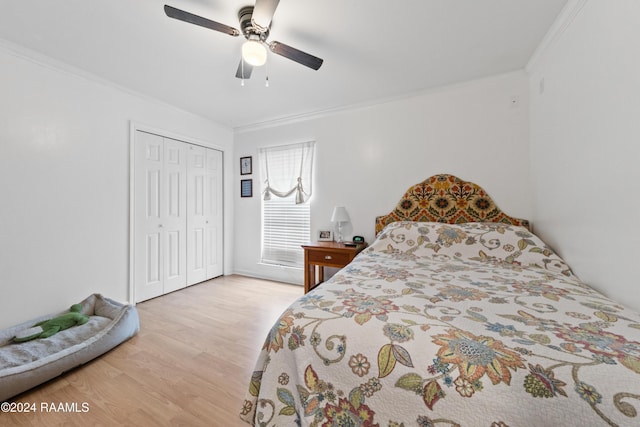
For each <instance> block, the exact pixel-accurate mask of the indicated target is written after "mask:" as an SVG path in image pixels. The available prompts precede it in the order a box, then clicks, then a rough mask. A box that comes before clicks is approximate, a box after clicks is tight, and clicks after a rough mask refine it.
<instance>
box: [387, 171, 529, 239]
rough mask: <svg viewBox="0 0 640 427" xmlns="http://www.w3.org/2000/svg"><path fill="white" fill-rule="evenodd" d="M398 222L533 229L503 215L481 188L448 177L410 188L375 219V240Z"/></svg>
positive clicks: (445, 175) (450, 176) (430, 180)
mask: <svg viewBox="0 0 640 427" xmlns="http://www.w3.org/2000/svg"><path fill="white" fill-rule="evenodd" d="M396 221H423V222H427V221H428V222H444V223H449V224H460V223H464V222H503V223H505V224H512V225H521V226H524V227H527V228H528V229H531V226H530V224H529V221H528V220H526V219H519V218H513V217H510V216H509V215H507V214H505V213H504V212H502V211H501V210H500V209H499V208H498V207H497V206H496V204H495V203H494V202H493V200H492V199H491V197H489V195H488V194H487V192H486V191H484V189H482V187H480V186H479V185H477V184H474V183H473V182H468V181H463V180H461V179H460V178H458V177H456V176H453V175H448V174H441V175H434V176H432V177H430V178H427V179H426V180H424V181H422V182H420V183H418V184H416V185H414V186H412V187H411V188H409V189H408V190H407V192H406V193H404V196H402V199H400V201H399V202H398V205H397V206H396V207H395V208H394V209H393V210H392V211H391V212H390V213H388V214H387V215H383V216H379V217H376V236H377V235H378V234H379V233H380V232H381V231H382V229H383V228H384V227H385V226H386V225H387V224H391V223H392V222H396Z"/></svg>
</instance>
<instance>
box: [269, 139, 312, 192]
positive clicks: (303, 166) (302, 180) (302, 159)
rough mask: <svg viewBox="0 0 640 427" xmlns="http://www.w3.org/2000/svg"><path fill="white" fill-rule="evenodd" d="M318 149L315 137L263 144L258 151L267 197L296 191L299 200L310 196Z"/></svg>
mask: <svg viewBox="0 0 640 427" xmlns="http://www.w3.org/2000/svg"><path fill="white" fill-rule="evenodd" d="M314 151H315V142H314V141H310V142H303V143H299V144H290V145H280V146H277V147H267V148H261V149H260V150H259V153H258V154H259V157H260V165H261V167H260V174H261V179H262V182H263V183H264V188H263V190H262V194H263V197H264V200H270V199H271V195H274V196H276V197H289V196H290V195H292V194H294V193H295V196H296V199H295V200H296V204H300V203H304V202H306V201H307V200H309V197H311V176H312V168H313V155H314Z"/></svg>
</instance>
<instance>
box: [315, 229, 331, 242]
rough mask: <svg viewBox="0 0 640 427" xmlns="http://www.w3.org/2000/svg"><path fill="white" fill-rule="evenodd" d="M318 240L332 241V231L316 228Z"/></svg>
mask: <svg viewBox="0 0 640 427" xmlns="http://www.w3.org/2000/svg"><path fill="white" fill-rule="evenodd" d="M318 241H319V242H332V241H333V231H331V230H318Z"/></svg>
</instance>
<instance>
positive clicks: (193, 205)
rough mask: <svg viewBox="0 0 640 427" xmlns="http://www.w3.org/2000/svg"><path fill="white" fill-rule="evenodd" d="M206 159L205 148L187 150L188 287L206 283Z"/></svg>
mask: <svg viewBox="0 0 640 427" xmlns="http://www.w3.org/2000/svg"><path fill="white" fill-rule="evenodd" d="M206 160H207V149H206V148H204V147H199V146H197V145H190V146H189V149H188V150H187V285H193V284H195V283H199V282H202V281H204V280H207V269H206V265H205V253H206V242H205V230H206V225H207V224H206V218H207V216H206V210H205V207H206V205H205V195H206V190H205V183H206V175H207V171H206V167H205V166H206Z"/></svg>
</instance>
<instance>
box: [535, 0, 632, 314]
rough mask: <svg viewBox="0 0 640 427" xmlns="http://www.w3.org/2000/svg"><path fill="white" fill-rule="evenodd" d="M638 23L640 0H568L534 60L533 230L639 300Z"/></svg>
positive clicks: (594, 280)
mask: <svg viewBox="0 0 640 427" xmlns="http://www.w3.org/2000/svg"><path fill="white" fill-rule="evenodd" d="M638 23H640V2H638V1H637V0H616V1H604V0H590V1H584V0H583V1H572V2H570V4H569V7H568V9H566V13H564V14H563V15H561V19H560V20H559V21H558V23H557V24H558V25H556V26H555V32H554V33H553V34H550V37H549V43H547V45H546V48H545V49H542V50H541V51H540V54H539V55H537V56H534V60H532V63H531V65H530V67H529V68H530V70H529V71H530V93H531V121H530V123H531V124H530V126H531V160H532V177H533V186H534V200H533V201H534V206H535V214H534V220H535V223H536V230H537V232H538V234H540V235H541V237H543V238H544V239H545V240H546V241H547V242H548V243H549V244H551V245H552V246H553V247H554V248H555V249H556V250H557V251H558V252H559V253H560V254H561V255H562V256H563V257H564V258H565V259H566V260H567V261H568V263H569V264H570V265H571V266H572V267H573V269H574V271H575V273H576V274H577V275H578V276H579V277H580V278H581V279H582V280H584V281H585V282H587V283H588V284H590V285H591V286H593V287H594V288H597V289H599V290H600V291H601V292H603V293H605V294H607V295H609V296H611V297H613V299H615V300H617V301H620V302H623V303H625V304H627V305H628V306H630V307H633V308H635V309H636V310H640V292H638V268H637V266H638V255H640V249H639V248H640V228H638V221H637V217H638V212H640V167H639V166H638V161H639V160H640V25H638ZM541 86H544V91H543V92H542V91H541ZM541 92H542V93H541Z"/></svg>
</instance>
